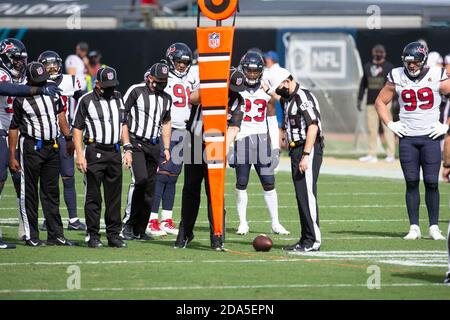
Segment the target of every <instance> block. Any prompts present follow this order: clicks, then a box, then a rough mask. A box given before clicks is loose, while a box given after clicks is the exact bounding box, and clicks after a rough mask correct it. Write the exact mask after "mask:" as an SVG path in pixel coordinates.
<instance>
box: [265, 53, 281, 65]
mask: <svg viewBox="0 0 450 320" xmlns="http://www.w3.org/2000/svg"><path fill="white" fill-rule="evenodd" d="M264 58H270V59H272V60H273V62H278V61H279V59H278V53H276V52H275V51H267V52H266V53H264Z"/></svg>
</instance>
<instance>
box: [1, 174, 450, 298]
mask: <svg viewBox="0 0 450 320" xmlns="http://www.w3.org/2000/svg"><path fill="white" fill-rule="evenodd" d="M124 176H125V179H124V187H123V192H122V196H123V199H122V207H124V206H125V201H126V191H127V187H128V182H129V180H130V177H129V173H128V172H125V174H124ZM182 181H183V178H182V177H180V179H179V182H178V186H177V196H176V201H175V209H174V220H175V221H176V223H177V224H178V222H179V216H180V205H181V191H182ZM276 188H277V191H278V199H279V210H280V221H281V223H282V224H283V225H284V226H285V227H286V228H287V229H288V230H290V231H291V235H289V236H278V235H273V234H271V233H270V229H271V225H270V218H269V215H268V212H267V209H266V208H265V203H264V198H263V194H262V188H261V186H260V184H259V181H258V179H257V176H256V175H255V174H254V173H252V176H251V183H250V185H249V188H248V192H249V207H248V219H249V223H250V234H248V235H246V236H238V235H236V234H235V231H236V228H237V226H238V218H237V212H236V204H235V196H234V172H233V171H231V170H228V175H227V184H226V196H225V201H226V207H227V223H226V231H227V234H226V242H225V247H226V248H227V249H228V250H227V251H226V252H217V251H212V250H211V249H210V247H209V245H210V243H209V227H208V222H207V216H206V209H205V203H206V198H205V196H203V198H202V206H201V211H200V213H199V218H198V220H197V224H196V228H195V230H194V232H195V239H194V240H193V242H192V243H191V244H190V245H189V246H188V248H186V249H173V247H172V246H173V243H174V240H175V237H174V236H166V237H164V238H159V239H154V240H152V241H147V242H138V241H128V245H129V247H128V248H127V249H113V248H108V247H104V248H100V249H88V248H87V247H86V246H85V244H84V242H83V239H84V233H83V232H74V231H70V232H69V231H65V235H66V237H67V238H68V239H71V240H77V241H79V242H80V244H81V246H80V247H73V248H72V247H69V248H68V247H44V248H30V247H25V246H24V245H22V244H21V243H20V242H19V241H17V221H18V220H17V213H16V211H17V210H16V200H15V195H14V193H13V188H12V182H11V179H10V178H9V179H8V181H7V185H6V187H5V190H4V192H3V197H2V200H1V207H0V225H1V227H2V230H3V236H4V238H5V240H7V241H10V242H16V243H17V249H16V250H1V251H0V270H1V272H0V299H33V300H35V299H449V298H450V287H449V286H445V285H443V284H442V281H443V279H444V275H445V272H446V270H447V244H446V241H432V240H429V239H428V238H427V237H428V218H427V213H426V206H425V199H424V189H423V185H421V198H422V201H421V208H420V209H421V212H420V213H421V219H420V222H421V229H422V235H423V237H424V238H423V239H421V240H418V241H405V240H403V239H402V237H403V236H404V235H405V234H406V233H407V230H408V227H409V224H408V219H407V213H406V206H405V202H404V197H405V196H404V189H405V187H404V182H403V180H400V179H387V178H374V177H355V176H337V175H325V174H322V175H321V176H320V179H319V183H318V201H319V206H320V225H321V230H322V237H323V245H322V247H321V251H320V252H316V253H309V254H302V255H294V254H287V253H285V252H283V251H282V250H281V247H283V246H284V245H287V244H292V243H294V242H296V241H297V240H298V237H299V232H300V230H299V217H298V210H297V204H296V200H295V195H294V188H293V186H292V183H291V178H290V173H289V172H281V171H280V172H278V173H277V185H276ZM77 190H78V205H79V210H78V211H79V215H80V216H81V217H82V218H83V217H84V213H83V190H84V189H83V184H82V178H81V176H80V175H77ZM440 192H441V217H440V228H441V230H443V231H444V233H445V234H446V230H447V226H448V220H449V218H450V209H449V194H450V185H445V184H443V183H441V184H440ZM61 203H62V205H61V208H62V216H63V218H64V222H65V225H67V211H66V209H65V206H64V205H63V204H64V202H63V200H62V199H61ZM40 218H42V213H41V212H40ZM102 224H103V220H102ZM103 232H104V230H103ZM260 233H266V234H268V235H270V237H271V238H272V239H273V242H274V246H273V248H272V250H271V251H270V252H265V253H258V252H255V251H254V250H253V247H252V245H251V242H252V240H253V238H254V237H255V236H256V235H258V234H260ZM41 239H42V240H45V239H46V234H45V233H43V234H41ZM102 240H103V242H104V243H105V244H106V243H107V241H106V237H104V236H102ZM78 271H79V274H78ZM75 273H76V274H77V275H79V277H78V278H77V279H79V286H78V285H75V287H74V283H75V284H76V281H75V282H74V281H73V279H74V278H73V275H74V274H75ZM377 288H378V289H377Z"/></svg>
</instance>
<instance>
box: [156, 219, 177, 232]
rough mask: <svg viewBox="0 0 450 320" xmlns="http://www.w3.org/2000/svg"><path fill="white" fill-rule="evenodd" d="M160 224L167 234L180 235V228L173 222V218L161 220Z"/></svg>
mask: <svg viewBox="0 0 450 320" xmlns="http://www.w3.org/2000/svg"><path fill="white" fill-rule="evenodd" d="M159 226H160V228H161V230H162V231H164V232H166V233H167V234H174V235H178V229H177V227H176V226H175V223H173V220H172V219H166V220H161V223H160V225H159Z"/></svg>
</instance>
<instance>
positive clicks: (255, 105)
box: [229, 51, 289, 235]
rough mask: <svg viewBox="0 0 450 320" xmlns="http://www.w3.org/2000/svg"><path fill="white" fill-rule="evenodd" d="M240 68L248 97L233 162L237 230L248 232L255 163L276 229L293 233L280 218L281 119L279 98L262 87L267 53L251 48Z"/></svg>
mask: <svg viewBox="0 0 450 320" xmlns="http://www.w3.org/2000/svg"><path fill="white" fill-rule="evenodd" d="M239 68H240V69H241V71H242V72H243V74H244V76H245V80H244V81H245V86H246V90H245V91H243V92H241V96H242V98H243V99H244V101H245V110H244V116H243V120H242V124H241V130H240V132H239V133H238V135H237V137H236V142H235V145H234V152H230V153H229V155H234V159H229V163H230V166H232V167H235V170H236V202H237V211H238V215H239V227H238V230H237V232H236V233H237V234H241V235H243V234H247V233H248V232H249V225H248V222H247V203H248V195H247V185H248V180H249V176H250V169H251V167H252V165H253V166H254V167H255V169H256V172H257V174H258V176H259V180H260V182H261V184H262V187H263V189H264V200H265V202H266V206H267V208H268V210H269V213H270V218H271V220H272V232H274V233H276V234H289V231H287V230H286V229H285V228H284V227H283V226H282V225H281V224H280V222H279V220H278V196H277V192H276V190H275V175H274V169H275V168H276V166H277V165H278V162H279V156H280V146H279V131H278V121H277V118H276V115H275V100H274V99H273V98H271V97H270V96H269V95H268V94H267V93H266V92H264V90H263V89H262V87H261V78H262V74H263V69H264V59H263V57H262V56H261V55H260V54H259V53H258V52H255V51H248V52H247V53H246V54H245V55H244V56H243V57H242V59H241V62H240V65H239Z"/></svg>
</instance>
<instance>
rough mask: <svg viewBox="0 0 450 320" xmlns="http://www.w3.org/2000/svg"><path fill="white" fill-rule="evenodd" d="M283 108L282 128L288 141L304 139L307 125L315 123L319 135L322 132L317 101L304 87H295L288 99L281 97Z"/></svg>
mask: <svg viewBox="0 0 450 320" xmlns="http://www.w3.org/2000/svg"><path fill="white" fill-rule="evenodd" d="M280 103H281V107H282V108H283V118H284V129H286V136H287V139H288V142H292V141H305V140H306V132H307V130H308V126H309V125H311V124H313V123H315V124H317V125H318V127H319V135H321V134H322V123H321V120H320V108H319V102H318V101H317V99H316V97H315V96H314V95H313V94H312V92H310V91H309V90H308V89H306V88H302V87H300V85H299V84H297V86H296V87H295V93H293V94H292V95H291V96H290V97H289V99H285V98H281V100H280Z"/></svg>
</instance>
